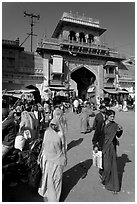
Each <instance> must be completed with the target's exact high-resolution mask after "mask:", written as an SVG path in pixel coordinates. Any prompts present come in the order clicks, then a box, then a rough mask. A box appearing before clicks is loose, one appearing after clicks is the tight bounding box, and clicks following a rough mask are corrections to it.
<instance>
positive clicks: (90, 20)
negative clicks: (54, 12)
mask: <svg viewBox="0 0 137 204" xmlns="http://www.w3.org/2000/svg"><path fill="white" fill-rule="evenodd" d="M63 18H71V19H76V20H81V21H85V22H88V23H94V24H98V25H99V20H98V19H93V18H88V17H86V16H80V15H79V14H72V13H67V12H64V13H63V16H62V20H63Z"/></svg>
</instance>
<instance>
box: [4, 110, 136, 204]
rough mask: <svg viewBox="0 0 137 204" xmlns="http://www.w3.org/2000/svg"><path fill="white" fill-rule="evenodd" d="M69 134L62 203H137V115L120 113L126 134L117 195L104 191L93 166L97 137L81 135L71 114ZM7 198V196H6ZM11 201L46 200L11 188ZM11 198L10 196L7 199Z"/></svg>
mask: <svg viewBox="0 0 137 204" xmlns="http://www.w3.org/2000/svg"><path fill="white" fill-rule="evenodd" d="M66 117H67V119H68V126H69V131H68V133H67V142H68V165H67V167H66V168H65V170H64V175H63V190H62V195H61V201H63V202H64V201H65V202H134V201H135V112H133V111H129V112H118V113H116V121H117V122H118V123H119V124H120V125H122V126H123V129H124V132H123V135H122V136H121V138H120V139H119V142H120V145H119V147H118V161H117V162H118V171H119V178H120V183H121V191H120V192H119V193H118V194H117V195H113V194H112V193H111V192H109V191H107V190H106V189H103V186H102V184H101V183H100V180H99V174H98V169H97V168H96V167H94V166H93V165H92V145H91V138H92V135H93V133H88V134H81V133H80V122H79V121H80V118H79V115H76V114H74V113H72V112H69V113H67V115H66ZM4 194H5V193H4ZM6 194H7V195H8V197H9V198H8V199H10V200H11V201H18V202H21V201H22V202H42V198H41V197H40V196H39V195H37V194H36V193H34V192H31V191H30V188H29V187H28V186H26V185H25V184H19V185H18V186H16V187H10V190H9V192H6ZM4 197H7V196H4Z"/></svg>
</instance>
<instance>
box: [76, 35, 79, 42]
mask: <svg viewBox="0 0 137 204" xmlns="http://www.w3.org/2000/svg"><path fill="white" fill-rule="evenodd" d="M76 41H77V42H78V41H79V33H76Z"/></svg>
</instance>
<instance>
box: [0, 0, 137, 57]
mask: <svg viewBox="0 0 137 204" xmlns="http://www.w3.org/2000/svg"><path fill="white" fill-rule="evenodd" d="M25 11H26V12H27V13H33V14H34V15H40V19H39V20H36V22H35V25H34V27H33V31H34V34H36V35H37V36H35V37H34V38H33V51H35V50H36V48H37V43H38V42H40V41H41V39H42V38H43V36H44V35H46V36H47V37H48V38H50V37H51V36H52V34H53V32H54V30H55V28H56V25H57V23H58V22H59V20H60V19H61V17H62V15H63V12H70V11H71V12H72V13H74V14H76V13H77V12H78V14H79V15H84V16H86V17H90V18H95V19H98V20H99V22H100V27H101V28H106V29H107V31H106V32H105V33H104V34H103V35H102V37H101V40H102V41H103V42H105V43H107V44H108V46H109V47H111V48H117V50H118V52H119V53H120V54H123V55H125V56H126V57H131V56H135V2H126V1H125V2H122V1H121V2H118V1H117V2H111V1H110V2H97V1H96V2H92V1H87V2H82V1H79V2H78V1H75V2H71V1H70V2H67V1H64V2H63V1H61V2H56V1H55V2H52V1H49V2H42V1H41V2H36V1H34V2H31V1H29V2H27V1H26V2H20V1H16V2H6V1H3V2H2V39H5V40H16V39H17V37H19V39H20V44H21V43H23V42H24V40H25V39H26V38H27V36H28V35H27V33H30V28H31V27H30V17H28V16H26V17H24V12H25ZM22 46H23V47H24V48H25V50H26V51H30V49H31V48H30V38H28V39H27V40H26V41H25V43H24V44H23V45H22Z"/></svg>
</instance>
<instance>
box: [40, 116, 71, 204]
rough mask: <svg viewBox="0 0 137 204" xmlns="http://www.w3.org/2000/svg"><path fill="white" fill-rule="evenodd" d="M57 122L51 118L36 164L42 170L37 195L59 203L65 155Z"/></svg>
mask: <svg viewBox="0 0 137 204" xmlns="http://www.w3.org/2000/svg"><path fill="white" fill-rule="evenodd" d="M58 133H59V125H58V120H57V119H56V118H53V119H52V121H51V122H50V125H49V128H48V129H47V130H46V131H45V134H44V140H43V144H42V150H41V154H40V156H39V158H38V163H40V167H41V169H42V179H41V183H40V187H39V189H38V193H39V194H40V195H41V196H42V197H43V198H44V200H45V198H46V197H47V199H48V202H59V199H60V195H61V189H62V176H63V169H64V166H65V165H66V162H67V160H66V155H65V154H64V151H63V149H62V140H61V138H60V136H59V134H58Z"/></svg>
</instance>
